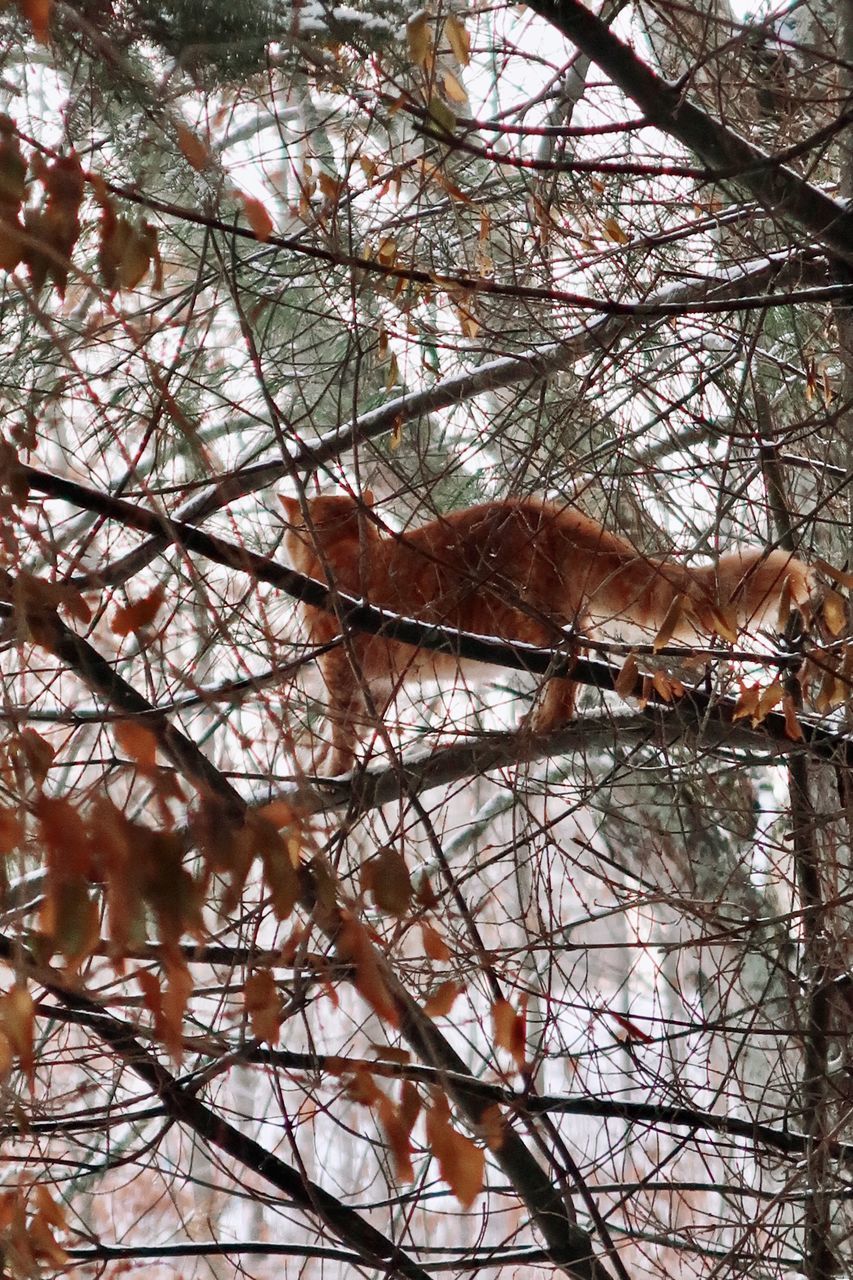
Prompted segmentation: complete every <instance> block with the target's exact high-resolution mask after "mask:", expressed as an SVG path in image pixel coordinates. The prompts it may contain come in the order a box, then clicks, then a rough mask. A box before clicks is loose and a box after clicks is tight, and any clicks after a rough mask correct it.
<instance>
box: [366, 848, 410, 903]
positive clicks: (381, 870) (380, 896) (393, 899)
mask: <svg viewBox="0 0 853 1280" xmlns="http://www.w3.org/2000/svg"><path fill="white" fill-rule="evenodd" d="M372 861H373V862H374V864H375V869H374V878H373V900H374V902H375V903H376V905H377V907H378V908H379V910H380V911H385V912H387V913H388V914H389V915H394V916H404V915H405V914H406V912H407V911H408V909H409V905H410V903H411V901H412V880H411V877H410V875H409V869H408V867H407V866H406V860H405V858H404V857H403V855H402V854H401V853H399V852H398V850H396V849H392V848H391V846H390V845H386V847H385V848H384V849H380V850H379V852H378V853H377V854H376V856H375V858H373V859H372Z"/></svg>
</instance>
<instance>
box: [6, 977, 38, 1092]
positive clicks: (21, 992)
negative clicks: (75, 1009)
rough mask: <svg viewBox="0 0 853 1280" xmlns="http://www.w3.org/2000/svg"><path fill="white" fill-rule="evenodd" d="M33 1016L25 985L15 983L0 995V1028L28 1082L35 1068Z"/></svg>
mask: <svg viewBox="0 0 853 1280" xmlns="http://www.w3.org/2000/svg"><path fill="white" fill-rule="evenodd" d="M35 1018H36V1008H35V1004H34V1003H33V998H32V996H31V995H30V993H29V991H28V990H27V988H26V987H25V986H22V985H21V984H19V983H16V984H15V986H14V987H12V988H10V990H9V991H7V992H6V993H5V995H2V996H0V1030H2V1032H3V1034H4V1035H5V1037H6V1039H7V1040H8V1042H9V1045H10V1047H11V1050H12V1053H13V1054H15V1056H16V1057H17V1058H19V1059H20V1062H21V1070H22V1071H23V1072H24V1074H25V1075H26V1076H27V1078H28V1079H29V1081H30V1084H32V1080H33V1071H34V1069H35V1061H34V1057H33V1044H34V1036H35Z"/></svg>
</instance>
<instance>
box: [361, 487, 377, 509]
mask: <svg viewBox="0 0 853 1280" xmlns="http://www.w3.org/2000/svg"><path fill="white" fill-rule="evenodd" d="M361 500H362V502H363V503H364V505H365V506H366V507H372V506H373V504H374V503H375V501H376V497H375V495H374V493H373V490H372V489H363V490H362V492H361Z"/></svg>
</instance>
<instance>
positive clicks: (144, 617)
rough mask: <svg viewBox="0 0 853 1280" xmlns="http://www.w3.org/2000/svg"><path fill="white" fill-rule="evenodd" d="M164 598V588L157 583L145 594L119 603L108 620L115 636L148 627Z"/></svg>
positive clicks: (125, 634)
mask: <svg viewBox="0 0 853 1280" xmlns="http://www.w3.org/2000/svg"><path fill="white" fill-rule="evenodd" d="M165 600H166V589H165V587H164V586H163V585H162V584H158V585H157V586H156V587H154V588H153V590H151V591H149V593H148V595H147V596H142V597H141V599H139V600H135V601H132V602H131V603H129V604H126V605H120V606H119V607H118V608H117V609H116V611H115V613H114V614H113V616H112V618H111V620H110V630H111V631H112V632H113V633H114V634H115V635H117V636H127V635H130V633H131V632H132V631H141V630H142V629H143V627H150V626H151V623H152V622H153V621H154V619H155V618H156V617H157V614H158V613H159V612H160V610H161V609H162V607H163V604H164V602H165Z"/></svg>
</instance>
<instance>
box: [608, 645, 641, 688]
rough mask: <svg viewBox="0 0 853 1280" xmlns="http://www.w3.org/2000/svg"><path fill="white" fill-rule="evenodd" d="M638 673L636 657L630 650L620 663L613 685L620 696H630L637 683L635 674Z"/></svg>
mask: <svg viewBox="0 0 853 1280" xmlns="http://www.w3.org/2000/svg"><path fill="white" fill-rule="evenodd" d="M639 673H640V669H639V667H638V666H637V657H636V654H635V653H633V651H632V652H631V653H629V654H628V656H627V658H626V659H625V661H624V662H623V663H622V670H621V671H620V672H619V674H618V676H617V677H616V682H615V684H614V686H613V687H614V689H615V690H616V692H617V693H618V694H619V696H620V698H628V697H630V696H631V694H632V693H633V692H634V688H635V686H636V684H637V676H638V675H639Z"/></svg>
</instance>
